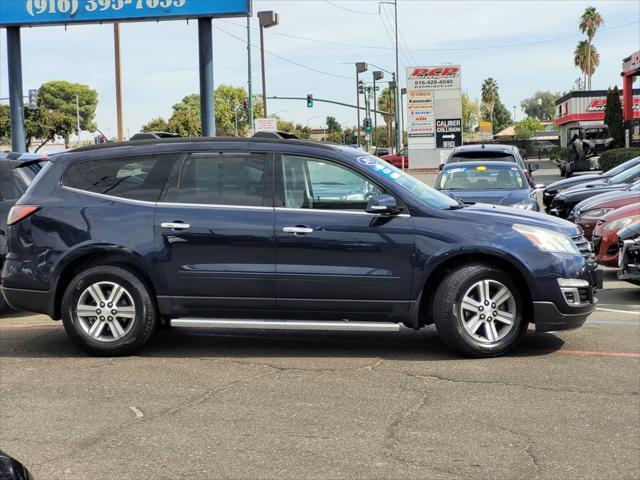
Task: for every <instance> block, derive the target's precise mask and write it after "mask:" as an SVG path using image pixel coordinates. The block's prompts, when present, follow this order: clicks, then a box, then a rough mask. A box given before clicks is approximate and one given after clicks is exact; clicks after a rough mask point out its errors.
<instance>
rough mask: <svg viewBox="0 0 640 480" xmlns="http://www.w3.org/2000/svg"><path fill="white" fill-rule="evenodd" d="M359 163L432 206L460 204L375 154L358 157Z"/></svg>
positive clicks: (445, 206)
mask: <svg viewBox="0 0 640 480" xmlns="http://www.w3.org/2000/svg"><path fill="white" fill-rule="evenodd" d="M358 163H359V164H360V165H363V166H364V167H365V168H368V169H370V171H371V172H372V173H373V174H375V175H376V176H379V177H384V178H386V179H387V180H390V181H391V182H393V183H395V184H396V185H397V186H399V187H400V188H402V189H403V190H406V191H408V192H409V193H411V194H413V195H414V196H416V197H418V198H419V199H420V200H422V201H424V202H425V203H426V204H427V205H429V206H431V207H434V208H449V207H455V206H457V205H458V202H457V201H456V200H454V199H453V198H451V197H449V196H447V195H445V194H444V193H440V192H439V191H437V190H436V189H435V188H432V187H429V186H428V185H426V184H425V183H423V182H421V181H420V180H418V179H417V178H415V177H412V176H411V175H409V174H407V173H405V172H403V171H402V170H400V169H399V168H396V167H394V166H393V165H390V164H389V163H387V162H385V161H384V160H382V159H380V158H377V157H374V156H373V155H369V156H366V157H358Z"/></svg>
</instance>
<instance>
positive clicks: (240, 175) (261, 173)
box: [166, 152, 273, 207]
mask: <svg viewBox="0 0 640 480" xmlns="http://www.w3.org/2000/svg"><path fill="white" fill-rule="evenodd" d="M267 176H268V175H267V157H266V155H264V154H257V153H250V152H246V153H244V152H243V153H219V152H211V153H208V152H207V153H192V154H190V155H188V156H187V157H186V158H185V160H184V162H183V163H182V165H181V166H180V168H179V173H178V175H177V182H175V181H173V182H171V184H170V186H169V189H168V193H167V196H166V200H167V201H170V202H177V203H195V204H205V205H229V206H245V207H262V206H271V200H270V198H271V196H270V194H271V192H272V190H273V187H271V188H267V184H268V182H267ZM267 204H268V205H267Z"/></svg>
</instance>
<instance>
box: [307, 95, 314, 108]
mask: <svg viewBox="0 0 640 480" xmlns="http://www.w3.org/2000/svg"><path fill="white" fill-rule="evenodd" d="M307 108H313V95H311V94H310V93H308V94H307Z"/></svg>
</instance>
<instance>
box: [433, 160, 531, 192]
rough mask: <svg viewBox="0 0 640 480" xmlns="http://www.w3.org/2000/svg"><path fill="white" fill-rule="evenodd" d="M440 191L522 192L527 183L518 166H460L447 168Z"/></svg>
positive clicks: (438, 186) (437, 185)
mask: <svg viewBox="0 0 640 480" xmlns="http://www.w3.org/2000/svg"><path fill="white" fill-rule="evenodd" d="M436 188H438V189H439V190H520V189H523V188H526V181H525V179H524V177H523V175H522V172H521V171H520V169H519V168H518V167H516V166H513V165H509V164H504V165H487V164H481V165H460V166H454V167H449V168H447V167H445V168H444V170H443V171H442V173H440V176H439V177H438V180H437V181H436Z"/></svg>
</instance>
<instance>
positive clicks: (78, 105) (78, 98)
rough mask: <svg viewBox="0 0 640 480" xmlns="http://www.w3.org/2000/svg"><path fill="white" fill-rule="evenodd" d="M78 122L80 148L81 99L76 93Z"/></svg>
mask: <svg viewBox="0 0 640 480" xmlns="http://www.w3.org/2000/svg"><path fill="white" fill-rule="evenodd" d="M76 122H77V128H78V147H79V146H80V97H78V94H77V93H76Z"/></svg>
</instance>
